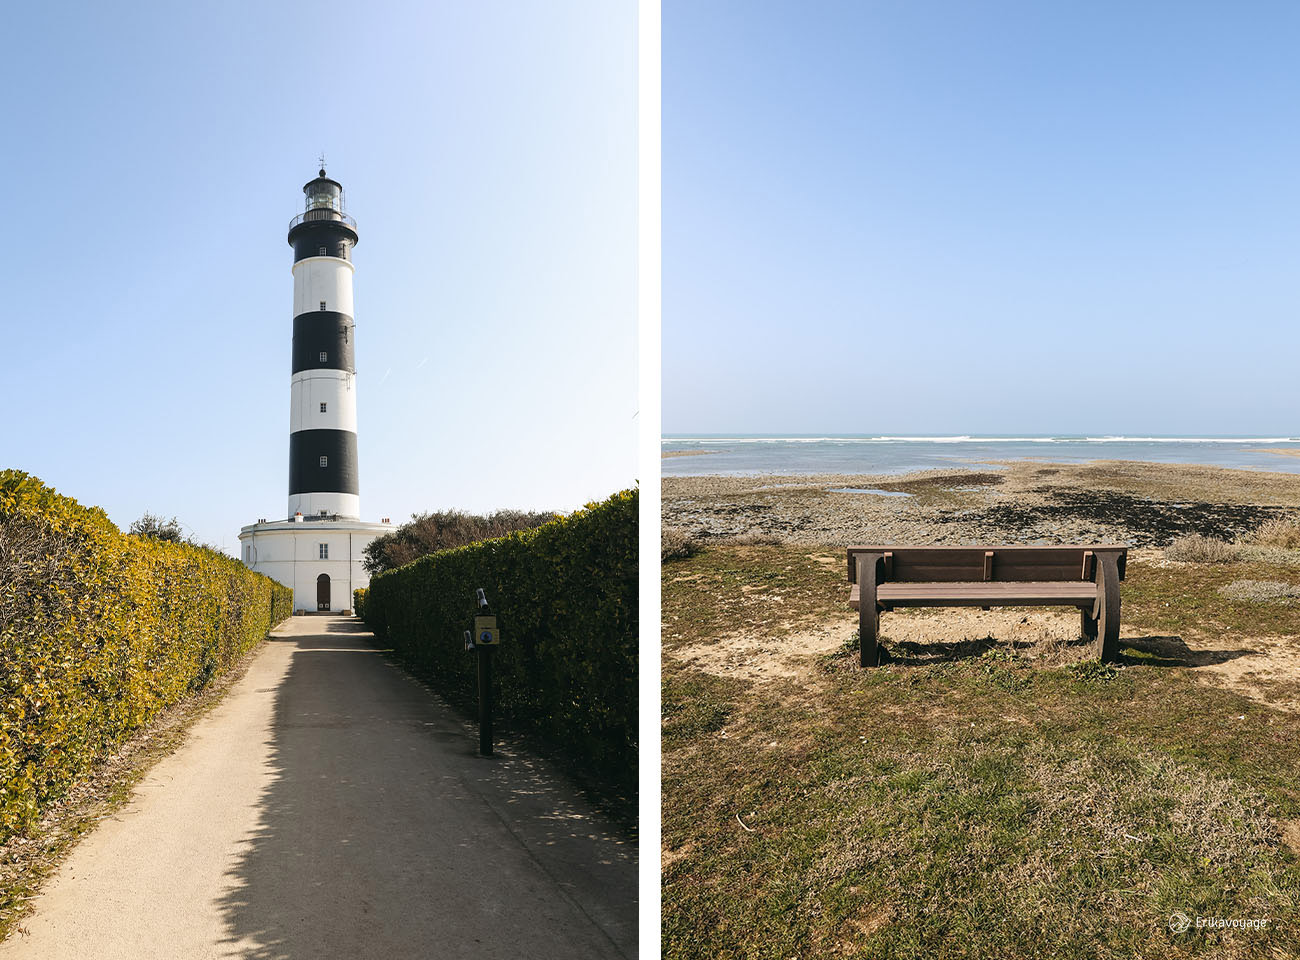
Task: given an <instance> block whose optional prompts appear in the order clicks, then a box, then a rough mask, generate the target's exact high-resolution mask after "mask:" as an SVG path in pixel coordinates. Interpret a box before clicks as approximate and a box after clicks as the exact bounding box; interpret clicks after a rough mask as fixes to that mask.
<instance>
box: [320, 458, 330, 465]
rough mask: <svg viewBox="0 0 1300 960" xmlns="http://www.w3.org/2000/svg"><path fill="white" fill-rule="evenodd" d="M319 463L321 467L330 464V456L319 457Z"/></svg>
mask: <svg viewBox="0 0 1300 960" xmlns="http://www.w3.org/2000/svg"><path fill="white" fill-rule="evenodd" d="M320 465H321V466H322V467H328V466H329V465H330V458H329V457H321V458H320Z"/></svg>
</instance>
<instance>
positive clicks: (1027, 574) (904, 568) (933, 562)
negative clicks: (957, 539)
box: [848, 544, 1128, 583]
mask: <svg viewBox="0 0 1300 960" xmlns="http://www.w3.org/2000/svg"><path fill="white" fill-rule="evenodd" d="M862 553H874V554H884V556H885V563H884V566H885V571H884V574H885V575H884V581H885V582H894V583H967V582H971V581H976V582H979V581H992V582H1002V583H1024V582H1026V581H1035V580H1043V581H1074V580H1093V579H1095V578H1096V575H1097V566H1096V564H1097V557H1098V556H1099V555H1100V554H1111V555H1113V556H1115V557H1116V560H1117V562H1118V566H1119V577H1120V579H1121V580H1123V579H1124V561H1125V560H1126V559H1127V556H1128V547H1127V546H1125V545H1123V544H1098V545H1095V546H1089V545H1079V546H1064V547H1057V546H987V547H904V546H887V545H882V546H866V547H849V550H848V561H849V582H850V583H857V581H858V560H857V555H858V554H862Z"/></svg>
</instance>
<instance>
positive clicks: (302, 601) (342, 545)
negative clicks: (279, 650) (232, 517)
mask: <svg viewBox="0 0 1300 960" xmlns="http://www.w3.org/2000/svg"><path fill="white" fill-rule="evenodd" d="M395 529H397V528H396V527H395V526H394V525H393V524H391V523H366V522H365V521H362V520H352V519H348V518H344V517H339V518H337V519H333V518H331V519H326V518H323V517H312V518H306V517H303V516H301V515H298V516H295V517H294V518H293V519H291V520H273V521H270V522H267V521H265V520H259V521H258V522H257V523H253V524H249V525H248V526H246V527H243V528H241V529H240V531H239V543H240V547H241V550H240V557H241V559H242V560H243V561H244V564H245V566H247V567H250V568H251V569H253V570H256V571H257V572H258V573H264V574H266V575H267V576H268V577H270V578H271V579H272V580H277V581H279V582H280V583H282V584H284V585H285V586H286V587H291V588H292V589H293V609H294V612H295V613H342V612H343V611H345V610H351V609H352V591H353V590H356V589H357V588H358V587H368V586H370V574H368V573H366V571H365V569H364V568H363V567H362V566H361V561H362V559H363V558H364V551H365V549H366V545H367V544H368V543H370V541H371V540H374V539H375V538H376V537H379V536H383V535H384V534H385V533H390V532H391V531H393V530H395Z"/></svg>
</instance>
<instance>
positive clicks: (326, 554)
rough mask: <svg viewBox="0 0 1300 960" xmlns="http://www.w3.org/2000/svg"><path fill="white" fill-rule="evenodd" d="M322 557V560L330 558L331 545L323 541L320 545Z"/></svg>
mask: <svg viewBox="0 0 1300 960" xmlns="http://www.w3.org/2000/svg"><path fill="white" fill-rule="evenodd" d="M320 558H321V559H322V560H328V559H329V558H330V545H329V544H328V543H322V544H321V545H320Z"/></svg>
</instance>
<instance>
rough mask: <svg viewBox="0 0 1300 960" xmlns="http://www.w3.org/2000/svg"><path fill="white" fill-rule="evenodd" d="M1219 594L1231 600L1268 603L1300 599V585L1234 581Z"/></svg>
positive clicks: (1222, 588)
mask: <svg viewBox="0 0 1300 960" xmlns="http://www.w3.org/2000/svg"><path fill="white" fill-rule="evenodd" d="M1219 593H1220V594H1221V595H1223V596H1225V597H1227V598H1228V599H1229V600H1249V601H1253V602H1255V603H1268V602H1270V601H1282V602H1286V601H1288V600H1296V599H1300V584H1295V583H1284V582H1282V581H1280V580H1234V581H1233V582H1232V583H1230V584H1228V585H1227V586H1223V587H1220V588H1219Z"/></svg>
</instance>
